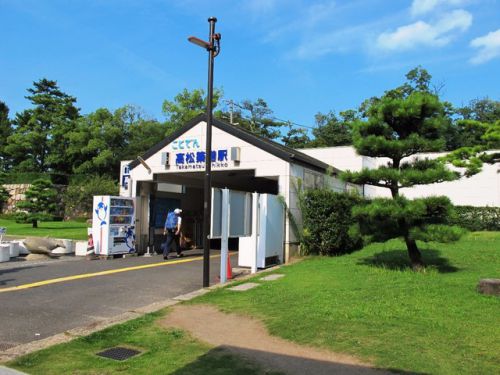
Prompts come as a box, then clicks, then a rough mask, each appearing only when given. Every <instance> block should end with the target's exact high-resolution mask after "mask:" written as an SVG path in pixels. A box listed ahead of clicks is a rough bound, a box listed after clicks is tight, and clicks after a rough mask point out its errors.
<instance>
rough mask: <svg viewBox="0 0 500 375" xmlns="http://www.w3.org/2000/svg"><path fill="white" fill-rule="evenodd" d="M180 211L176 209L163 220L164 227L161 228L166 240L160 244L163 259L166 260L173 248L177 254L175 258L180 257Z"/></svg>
mask: <svg viewBox="0 0 500 375" xmlns="http://www.w3.org/2000/svg"><path fill="white" fill-rule="evenodd" d="M181 213H182V210H181V209H180V208H176V209H175V210H173V211H170V212H169V213H168V214H167V219H166V220H165V226H164V228H163V235H167V240H166V242H165V243H164V244H162V248H163V259H168V254H169V253H170V251H171V249H172V248H174V249H175V251H176V252H177V258H180V257H182V252H181V246H180V235H181V225H182V217H181Z"/></svg>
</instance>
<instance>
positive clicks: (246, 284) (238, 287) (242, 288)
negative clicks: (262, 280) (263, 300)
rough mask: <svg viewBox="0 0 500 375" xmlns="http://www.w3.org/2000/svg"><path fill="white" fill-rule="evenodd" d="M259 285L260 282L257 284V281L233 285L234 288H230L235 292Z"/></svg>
mask: <svg viewBox="0 0 500 375" xmlns="http://www.w3.org/2000/svg"><path fill="white" fill-rule="evenodd" d="M259 285H260V284H257V283H245V284H240V285H237V286H233V287H232V288H229V290H233V291H235V292H244V291H246V290H249V289H253V288H255V287H257V286H259Z"/></svg>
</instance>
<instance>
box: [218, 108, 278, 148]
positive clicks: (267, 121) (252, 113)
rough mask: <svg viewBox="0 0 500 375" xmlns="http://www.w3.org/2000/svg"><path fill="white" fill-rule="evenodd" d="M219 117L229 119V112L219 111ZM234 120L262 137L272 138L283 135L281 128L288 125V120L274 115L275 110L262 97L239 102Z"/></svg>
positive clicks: (238, 124)
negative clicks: (285, 120) (279, 118)
mask: <svg viewBox="0 0 500 375" xmlns="http://www.w3.org/2000/svg"><path fill="white" fill-rule="evenodd" d="M218 117H222V118H226V119H227V118H229V114H228V113H225V112H219V113H218ZM233 122H234V123H235V124H237V126H240V127H242V128H243V129H246V130H248V131H250V132H252V133H254V134H256V135H258V136H260V137H263V138H267V139H272V140H274V139H278V138H279V137H280V136H281V129H282V128H283V127H284V126H286V125H287V123H286V122H284V121H281V120H277V119H276V118H275V117H274V112H273V110H272V109H271V108H270V107H269V105H268V104H267V102H266V101H265V100H264V99H261V98H258V99H257V100H255V101H251V100H249V99H246V100H243V101H242V102H240V103H237V104H236V110H235V111H234V113H233Z"/></svg>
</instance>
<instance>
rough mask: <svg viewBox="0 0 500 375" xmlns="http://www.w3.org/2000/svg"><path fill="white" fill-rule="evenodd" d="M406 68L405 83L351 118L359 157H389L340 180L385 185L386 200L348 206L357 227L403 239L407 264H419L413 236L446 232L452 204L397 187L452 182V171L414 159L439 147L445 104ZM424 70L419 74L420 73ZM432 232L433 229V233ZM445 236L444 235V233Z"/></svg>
mask: <svg viewBox="0 0 500 375" xmlns="http://www.w3.org/2000/svg"><path fill="white" fill-rule="evenodd" d="M420 71H421V72H420V74H418V70H417V72H415V70H412V71H411V72H410V73H411V74H410V73H409V74H408V75H407V78H408V79H409V82H408V83H406V84H405V85H403V86H401V87H399V88H396V89H394V90H390V91H388V92H386V93H385V94H384V95H383V96H382V97H380V98H372V99H371V100H370V102H369V104H368V105H366V104H365V105H366V120H365V121H362V120H359V121H357V122H355V129H354V147H355V148H356V150H357V152H358V153H359V154H360V155H365V156H371V157H385V158H388V159H389V161H388V162H387V164H386V165H382V166H380V167H378V168H376V169H363V170H361V171H360V172H349V171H348V172H346V173H344V174H343V178H344V179H345V180H346V181H349V182H353V183H357V184H367V185H371V186H377V187H382V188H387V189H389V190H390V192H391V195H392V199H383V198H378V199H373V200H372V201H370V202H368V203H367V204H365V205H362V206H359V207H357V208H356V209H355V210H354V215H355V217H356V218H357V219H358V220H359V223H360V229H361V231H362V233H364V234H370V235H371V236H372V238H374V239H375V240H387V239H389V238H395V237H403V238H404V240H405V243H406V247H407V249H408V255H409V257H410V260H411V263H412V266H413V268H414V269H419V268H421V267H423V266H424V262H423V260H422V255H421V253H420V251H419V249H418V247H417V243H416V240H417V239H422V240H430V239H433V240H436V239H438V238H436V236H435V234H437V232H439V234H442V235H443V236H444V234H445V233H447V234H449V235H451V237H452V238H453V232H452V231H449V232H447V227H446V226H437V225H439V224H445V223H446V222H447V220H448V218H449V216H450V215H451V213H452V210H453V207H452V205H451V202H450V201H449V199H448V198H446V197H430V198H422V199H414V200H409V199H407V198H405V197H404V196H403V195H402V194H401V192H400V190H401V189H402V188H408V187H412V186H415V185H422V184H433V183H439V182H443V181H452V180H455V179H457V178H458V177H459V175H458V173H456V172H452V171H450V170H448V169H447V168H446V165H445V163H444V161H442V160H431V159H426V158H418V157H414V155H415V154H417V153H422V152H433V151H441V150H442V149H443V148H444V146H445V138H444V129H446V125H447V121H448V119H447V117H446V116H445V107H444V105H443V103H441V102H440V100H439V98H438V97H437V95H435V94H433V93H431V92H429V90H428V87H429V86H428V84H426V80H429V79H430V75H428V73H427V72H426V71H425V70H422V69H420ZM424 72H425V74H423V73H424ZM433 231H435V232H434V233H433ZM446 237H448V239H449V238H450V237H449V236H446Z"/></svg>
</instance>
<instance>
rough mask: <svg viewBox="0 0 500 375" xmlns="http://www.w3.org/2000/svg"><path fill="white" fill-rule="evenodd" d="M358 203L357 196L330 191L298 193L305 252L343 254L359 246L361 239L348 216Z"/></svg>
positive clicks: (359, 201) (358, 198)
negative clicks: (299, 194)
mask: <svg viewBox="0 0 500 375" xmlns="http://www.w3.org/2000/svg"><path fill="white" fill-rule="evenodd" d="M361 202H362V198H361V197H359V196H357V195H353V194H348V193H335V192H333V191H330V190H308V191H306V192H304V193H301V198H300V206H301V211H302V220H303V242H302V247H303V252H304V254H321V255H335V254H345V253H349V252H352V251H354V250H356V249H359V248H361V247H362V245H363V241H362V238H361V236H360V234H359V233H358V232H357V231H356V230H355V229H354V226H353V225H354V224H355V221H354V219H353V217H352V215H351V210H352V208H353V207H354V206H355V205H356V204H359V203H361Z"/></svg>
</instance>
